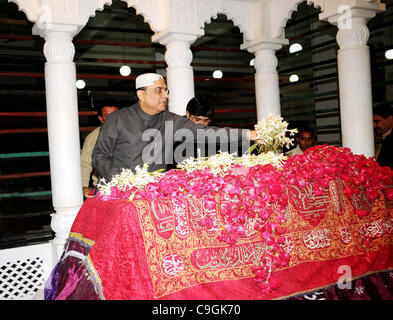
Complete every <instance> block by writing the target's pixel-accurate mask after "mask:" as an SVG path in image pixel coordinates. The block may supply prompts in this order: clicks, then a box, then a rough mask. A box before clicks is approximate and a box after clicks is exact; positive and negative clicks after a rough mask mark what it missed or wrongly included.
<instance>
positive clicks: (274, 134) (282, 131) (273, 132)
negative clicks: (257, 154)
mask: <svg viewBox="0 0 393 320" xmlns="http://www.w3.org/2000/svg"><path fill="white" fill-rule="evenodd" d="M254 128H255V131H256V134H257V139H258V143H259V150H260V151H264V152H267V151H273V150H274V151H277V150H279V148H282V147H283V146H284V145H285V146H287V147H288V146H290V145H292V144H293V139H292V138H289V137H287V135H286V134H287V132H289V135H290V136H294V135H295V133H296V132H297V129H291V130H288V122H286V121H283V118H281V117H279V116H275V115H274V114H270V115H269V116H268V117H267V118H266V119H262V120H260V121H258V123H257V124H256V125H255V126H254Z"/></svg>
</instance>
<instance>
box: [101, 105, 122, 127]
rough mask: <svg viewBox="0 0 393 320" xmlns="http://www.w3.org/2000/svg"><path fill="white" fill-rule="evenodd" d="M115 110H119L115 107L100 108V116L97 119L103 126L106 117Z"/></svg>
mask: <svg viewBox="0 0 393 320" xmlns="http://www.w3.org/2000/svg"><path fill="white" fill-rule="evenodd" d="M116 110H119V109H118V108H117V107H115V106H106V107H103V108H102V111H101V112H102V115H101V116H98V119H99V120H100V122H101V123H102V124H104V122H105V121H106V119H107V118H108V116H109V115H110V114H111V113H112V112H114V111H116Z"/></svg>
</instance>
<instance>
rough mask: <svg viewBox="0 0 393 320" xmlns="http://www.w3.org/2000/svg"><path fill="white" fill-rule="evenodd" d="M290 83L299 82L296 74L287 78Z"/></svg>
mask: <svg viewBox="0 0 393 320" xmlns="http://www.w3.org/2000/svg"><path fill="white" fill-rule="evenodd" d="M289 81H290V82H296V81H299V76H298V75H297V74H293V75H291V76H290V77H289Z"/></svg>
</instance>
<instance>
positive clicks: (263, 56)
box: [244, 43, 282, 121]
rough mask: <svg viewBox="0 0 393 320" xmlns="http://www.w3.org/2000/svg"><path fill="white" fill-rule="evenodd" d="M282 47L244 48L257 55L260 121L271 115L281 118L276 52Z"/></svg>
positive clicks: (256, 88) (266, 45) (260, 45)
mask: <svg viewBox="0 0 393 320" xmlns="http://www.w3.org/2000/svg"><path fill="white" fill-rule="evenodd" d="M281 47H282V44H280V43H260V44H258V45H253V46H250V47H245V46H244V48H247V50H248V51H249V52H251V53H253V54H254V55H255V60H254V68H255V71H256V73H255V97H256V106H257V120H258V121H260V120H262V119H265V118H267V117H268V116H269V115H270V114H274V115H276V116H281V103H280V86H279V79H278V72H277V65H278V60H277V57H276V51H277V50H279V49H281Z"/></svg>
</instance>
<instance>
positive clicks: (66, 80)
mask: <svg viewBox="0 0 393 320" xmlns="http://www.w3.org/2000/svg"><path fill="white" fill-rule="evenodd" d="M55 29H56V28H53V29H51V30H45V31H43V32H42V31H41V35H42V36H43V37H44V38H45V45H44V54H45V57H46V60H47V62H46V64H45V86H46V108H47V121H48V139H49V159H50V171H51V184H52V202H53V207H54V209H55V213H54V214H52V215H51V216H52V222H51V227H52V229H53V231H54V232H55V233H56V236H55V239H54V240H53V245H54V249H55V252H56V254H57V256H58V257H60V254H61V253H62V250H63V247H64V243H65V241H66V239H67V237H68V234H69V232H70V229H71V226H72V223H73V221H74V219H75V217H76V215H77V213H78V211H79V209H80V207H81V206H82V204H83V196H82V179H81V167H80V140H79V119H78V100H77V89H76V86H75V82H76V68H75V64H74V62H73V59H74V53H75V48H74V45H73V43H72V38H73V35H74V34H75V32H76V27H74V26H68V27H65V26H62V27H61V30H66V31H58V30H55Z"/></svg>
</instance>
